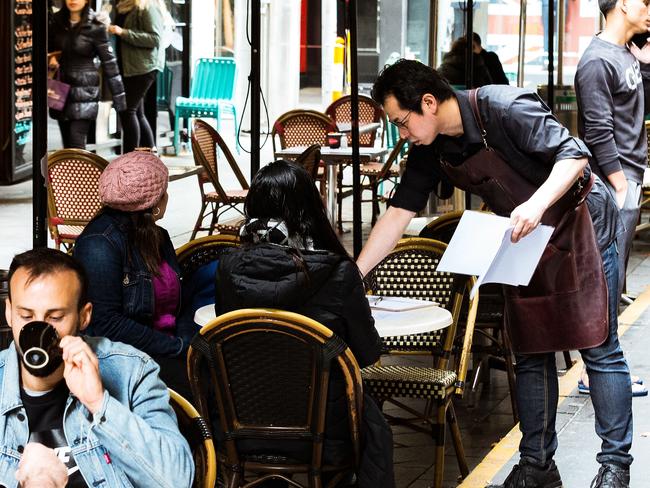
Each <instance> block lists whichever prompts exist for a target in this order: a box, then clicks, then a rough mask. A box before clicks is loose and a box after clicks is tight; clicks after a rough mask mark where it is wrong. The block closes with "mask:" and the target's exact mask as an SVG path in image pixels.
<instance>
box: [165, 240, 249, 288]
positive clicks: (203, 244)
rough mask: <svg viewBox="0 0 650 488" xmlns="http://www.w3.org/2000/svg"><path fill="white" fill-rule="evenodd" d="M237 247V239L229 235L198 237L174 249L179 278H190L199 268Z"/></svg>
mask: <svg viewBox="0 0 650 488" xmlns="http://www.w3.org/2000/svg"><path fill="white" fill-rule="evenodd" d="M238 246H239V238H238V237H237V236H234V235H229V234H216V235H213V236H205V237H199V238H198V239H194V240H192V241H190V242H188V243H186V244H184V245H182V246H181V247H179V248H178V249H176V260H177V261H178V266H179V268H180V272H181V278H182V279H184V278H186V277H188V276H191V275H192V274H193V273H195V272H196V271H197V270H198V269H199V268H200V267H201V266H204V265H206V264H208V263H211V262H212V261H216V260H217V259H219V258H220V257H221V255H222V254H223V253H224V251H226V250H228V249H232V248H234V247H238Z"/></svg>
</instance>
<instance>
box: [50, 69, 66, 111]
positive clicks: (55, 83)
mask: <svg viewBox="0 0 650 488" xmlns="http://www.w3.org/2000/svg"><path fill="white" fill-rule="evenodd" d="M55 76H56V79H54V78H48V79H47V106H48V107H50V108H51V109H54V110H58V111H59V112H61V111H63V108H64V107H65V102H66V100H67V99H68V93H70V85H68V84H67V83H64V82H62V81H61V75H60V73H59V71H58V70H57V72H56V75H55Z"/></svg>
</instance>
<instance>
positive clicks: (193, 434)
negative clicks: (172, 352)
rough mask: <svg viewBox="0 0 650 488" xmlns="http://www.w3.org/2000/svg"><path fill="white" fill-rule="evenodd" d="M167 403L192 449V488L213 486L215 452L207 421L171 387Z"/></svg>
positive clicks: (215, 463)
mask: <svg viewBox="0 0 650 488" xmlns="http://www.w3.org/2000/svg"><path fill="white" fill-rule="evenodd" d="M169 403H170V405H171V406H172V408H173V409H174V413H176V418H177V419H178V429H179V430H180V431H181V434H182V435H183V437H185V439H186V440H187V442H188V444H189V445H190V449H191V450H192V457H193V458H194V466H195V471H194V482H193V483H192V488H214V486H215V483H216V482H217V454H216V451H215V449H214V443H213V442H212V433H211V432H210V427H209V426H208V423H207V422H206V421H205V419H204V418H203V417H201V415H199V412H198V411H197V410H196V408H194V407H193V406H192V404H191V403H190V402H189V401H187V399H185V398H184V397H183V396H182V395H179V394H178V393H176V392H175V391H174V390H172V389H171V388H170V389H169Z"/></svg>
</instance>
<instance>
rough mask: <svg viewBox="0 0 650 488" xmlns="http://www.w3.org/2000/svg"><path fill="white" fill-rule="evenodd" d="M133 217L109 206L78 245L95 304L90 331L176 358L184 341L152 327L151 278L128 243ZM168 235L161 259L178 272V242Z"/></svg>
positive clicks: (84, 232) (80, 259)
mask: <svg viewBox="0 0 650 488" xmlns="http://www.w3.org/2000/svg"><path fill="white" fill-rule="evenodd" d="M129 219H130V217H129V214H128V213H127V212H121V211H119V210H114V209H111V208H105V209H104V211H103V212H102V213H101V214H100V215H98V216H97V217H95V218H94V219H93V220H92V221H91V222H90V223H89V224H88V225H87V226H86V228H85V229H84V231H83V232H82V233H81V235H80V236H79V238H78V239H77V242H76V244H75V247H74V257H75V258H77V259H78V260H79V262H81V264H82V265H83V267H84V268H85V270H86V273H87V275H88V298H89V299H90V301H91V302H92V304H93V314H92V319H91V322H90V326H89V327H88V329H87V333H88V334H89V335H94V336H102V337H108V338H109V339H110V340H112V341H120V342H124V343H126V344H130V345H132V346H133V347H136V348H138V349H140V350H141V351H144V352H146V353H147V354H149V355H150V356H153V357H154V358H155V357H158V356H162V357H173V356H177V355H179V354H180V353H181V352H183V351H184V349H185V344H184V342H183V340H182V339H180V338H179V337H171V336H169V335H167V334H163V333H162V332H159V331H157V330H154V329H153V327H152V321H153V312H154V291H153V281H152V276H151V273H150V272H149V271H148V270H147V268H146V266H145V264H144V260H143V259H142V257H141V256H140V253H139V252H138V251H137V250H136V249H135V248H134V247H133V246H132V245H130V244H129V242H128V231H127V229H128V227H127V226H128V224H129ZM163 233H164V242H163V249H162V258H163V259H164V260H165V261H166V262H167V263H168V264H169V265H170V266H171V267H172V269H174V271H176V274H177V275H178V274H179V273H180V270H179V267H178V262H177V261H176V254H175V252H174V246H173V245H172V242H171V239H170V238H169V234H168V233H167V231H166V230H164V229H163ZM179 308H180V307H179Z"/></svg>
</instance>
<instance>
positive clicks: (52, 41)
mask: <svg viewBox="0 0 650 488" xmlns="http://www.w3.org/2000/svg"><path fill="white" fill-rule="evenodd" d="M48 37H49V40H48V51H49V52H54V51H61V56H60V57H59V76H60V79H61V81H63V82H64V83H68V84H69V85H70V92H69V93H68V99H67V100H66V104H65V108H64V109H63V112H59V111H56V110H50V115H51V116H52V117H53V118H55V119H68V120H94V119H95V118H97V110H98V103H97V102H99V96H100V89H99V71H98V68H99V67H98V65H97V64H96V61H95V60H96V58H97V57H99V60H100V62H101V65H102V67H103V69H104V83H107V84H108V86H109V88H110V91H111V93H112V94H113V106H114V108H115V110H117V111H118V112H121V111H122V110H124V109H125V108H126V98H125V95H124V85H123V84H122V77H121V76H120V72H119V69H118V67H117V61H116V59H115V55H114V54H113V48H112V46H111V44H110V43H109V41H108V32H107V31H106V27H105V26H104V25H103V24H102V23H101V22H99V21H98V20H97V19H96V18H95V13H94V12H93V11H92V10H90V11H89V12H88V18H87V19H86V21H85V22H84V23H83V24H81V25H79V26H76V27H70V24H69V22H68V20H67V18H66V17H65V16H64V15H63V12H62V11H59V12H57V13H56V14H54V15H52V16H51V17H50V24H49V31H48Z"/></svg>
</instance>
